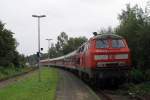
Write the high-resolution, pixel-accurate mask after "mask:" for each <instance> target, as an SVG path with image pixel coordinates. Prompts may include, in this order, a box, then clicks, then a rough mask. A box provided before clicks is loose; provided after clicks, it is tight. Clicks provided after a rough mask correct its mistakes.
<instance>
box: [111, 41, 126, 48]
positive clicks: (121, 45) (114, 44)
mask: <svg viewBox="0 0 150 100" xmlns="http://www.w3.org/2000/svg"><path fill="white" fill-rule="evenodd" d="M124 47H125V44H124V42H123V40H121V39H113V40H112V48H124Z"/></svg>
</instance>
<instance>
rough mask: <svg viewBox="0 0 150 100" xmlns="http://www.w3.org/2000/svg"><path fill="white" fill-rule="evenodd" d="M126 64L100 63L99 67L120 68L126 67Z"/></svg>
mask: <svg viewBox="0 0 150 100" xmlns="http://www.w3.org/2000/svg"><path fill="white" fill-rule="evenodd" d="M126 65H127V64H126V63H125V62H98V63H97V67H118V66H126Z"/></svg>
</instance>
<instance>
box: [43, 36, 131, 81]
mask: <svg viewBox="0 0 150 100" xmlns="http://www.w3.org/2000/svg"><path fill="white" fill-rule="evenodd" d="M41 64H43V65H48V64H49V65H53V66H59V67H62V68H67V69H70V70H74V71H76V72H77V73H78V74H79V76H80V77H82V78H83V79H86V80H92V81H93V82H95V81H97V80H104V79H116V80H117V81H118V80H124V79H126V78H127V77H128V72H129V71H130V69H131V59H130V49H129V48H128V45H127V42H126V40H125V39H124V38H123V37H121V36H118V35H115V34H101V35H96V36H94V37H92V38H90V39H89V41H87V42H86V43H84V44H83V45H82V46H80V47H79V48H78V49H77V50H75V51H73V52H71V53H69V54H67V55H64V56H62V57H58V58H53V59H47V60H42V61H41Z"/></svg>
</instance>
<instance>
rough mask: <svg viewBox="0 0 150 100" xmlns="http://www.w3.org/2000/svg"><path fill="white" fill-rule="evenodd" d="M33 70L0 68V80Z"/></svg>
mask: <svg viewBox="0 0 150 100" xmlns="http://www.w3.org/2000/svg"><path fill="white" fill-rule="evenodd" d="M31 69H32V68H29V67H28V68H27V67H25V68H11V67H0V79H3V78H7V77H10V76H13V75H16V74H19V73H22V72H25V71H28V70H31Z"/></svg>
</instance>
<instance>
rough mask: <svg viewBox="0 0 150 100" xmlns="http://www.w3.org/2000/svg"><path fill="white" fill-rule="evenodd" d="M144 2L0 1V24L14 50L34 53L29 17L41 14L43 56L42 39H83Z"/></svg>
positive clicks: (34, 28) (33, 29)
mask: <svg viewBox="0 0 150 100" xmlns="http://www.w3.org/2000/svg"><path fill="white" fill-rule="evenodd" d="M146 2H147V0H0V20H1V21H2V22H3V23H6V28H7V29H9V30H11V31H12V32H14V33H15V35H14V37H15V38H16V39H17V41H18V42H19V46H18V48H17V50H18V51H19V52H20V53H23V54H25V55H29V54H33V53H35V52H37V19H35V18H33V17H32V14H45V15H46V16H47V17H45V18H42V19H41V47H43V48H44V52H47V46H48V44H47V41H46V40H45V39H46V38H52V39H53V41H52V42H56V37H57V36H58V35H59V34H60V32H62V31H64V32H66V33H67V34H68V35H69V37H78V36H86V37H87V38H90V37H91V36H92V32H95V31H98V30H100V29H101V28H107V27H109V26H111V27H116V26H117V25H118V23H119V22H118V20H117V17H118V14H119V13H121V10H122V9H125V7H126V4H128V3H130V4H131V6H133V5H135V4H138V5H139V6H140V7H144V6H145V5H146Z"/></svg>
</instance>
